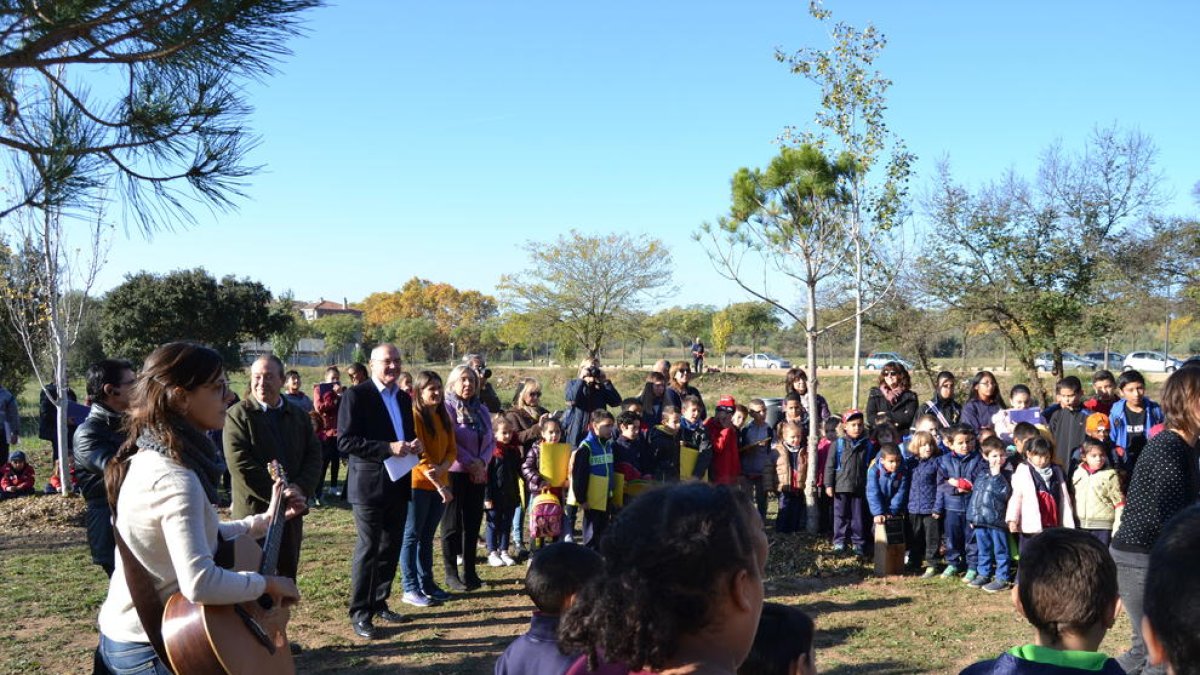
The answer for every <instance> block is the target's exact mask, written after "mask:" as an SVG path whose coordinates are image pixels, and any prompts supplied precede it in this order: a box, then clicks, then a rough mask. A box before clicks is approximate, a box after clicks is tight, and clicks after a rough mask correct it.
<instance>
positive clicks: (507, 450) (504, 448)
mask: <svg viewBox="0 0 1200 675" xmlns="http://www.w3.org/2000/svg"><path fill="white" fill-rule="evenodd" d="M520 451H521V444H520V443H510V444H508V445H505V444H503V443H501V442H500V441H496V447H495V449H493V450H492V457H495V458H496V459H504V455H505V454H513V453H517V452H520Z"/></svg>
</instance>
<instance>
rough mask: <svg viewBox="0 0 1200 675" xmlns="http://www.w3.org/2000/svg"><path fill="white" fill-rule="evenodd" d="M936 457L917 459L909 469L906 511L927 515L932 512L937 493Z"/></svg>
mask: <svg viewBox="0 0 1200 675" xmlns="http://www.w3.org/2000/svg"><path fill="white" fill-rule="evenodd" d="M937 472H938V457H936V456H935V457H930V458H929V459H926V460H923V461H918V462H917V465H916V466H914V467H913V468H912V469H911V470H910V471H909V480H908V512H909V513H920V514H923V515H927V514H930V513H933V511H934V508H933V507H934V503H935V502H936V501H937V493H938V482H937Z"/></svg>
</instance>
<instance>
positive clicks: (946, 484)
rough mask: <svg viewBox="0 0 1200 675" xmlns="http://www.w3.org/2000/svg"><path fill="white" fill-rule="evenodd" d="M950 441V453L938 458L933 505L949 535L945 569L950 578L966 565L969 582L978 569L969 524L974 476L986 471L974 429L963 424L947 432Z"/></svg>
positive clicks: (935, 515)
mask: <svg viewBox="0 0 1200 675" xmlns="http://www.w3.org/2000/svg"><path fill="white" fill-rule="evenodd" d="M946 436H947V438H948V439H949V441H950V452H948V453H946V454H944V455H942V456H940V457H938V465H937V485H938V490H937V497H936V499H935V501H934V504H933V517H934V518H941V519H943V523H944V524H943V526H942V527H943V530H944V532H945V538H946V569H945V570H944V571H943V572H942V576H943V577H944V578H947V579H949V578H950V577H953V576H955V575H957V574H958V573H959V572H960V571H961V570H962V569H963V568H964V567H965V568H966V570H967V573H966V575H965V576H964V577H963V580H964V581H965V582H967V583H970V582H972V581H974V580H975V577H976V576H977V572H976V570H975V565H976V562H977V561H976V552H977V549H976V548H975V539H974V537H971V536H970V533H969V532H968V526H967V504H968V502H969V500H970V499H971V490H972V487H973V486H974V484H975V478H976V477H977V476H978V475H979V474H980V473H981V472H982V471H984V470H985V467H984V464H983V458H982V457H980V456H979V453H978V452H976V451H975V430H974V429H972V428H971V427H969V426H966V425H963V424H960V425H958V426H956V427H952V428H951V430H950V431H949V432H948V433H947V434H946Z"/></svg>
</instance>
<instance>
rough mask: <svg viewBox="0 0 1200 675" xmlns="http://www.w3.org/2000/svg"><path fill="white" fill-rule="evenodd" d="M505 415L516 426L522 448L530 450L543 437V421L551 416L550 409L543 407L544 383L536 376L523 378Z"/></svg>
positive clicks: (526, 450)
mask: <svg viewBox="0 0 1200 675" xmlns="http://www.w3.org/2000/svg"><path fill="white" fill-rule="evenodd" d="M504 416H505V417H507V418H508V421H509V422H512V425H513V427H515V428H516V430H517V441H518V442H519V443H520V444H521V450H522V451H523V452H526V453H527V452H529V449H530V448H532V447H533V444H534V443H536V442H537V441H538V439H539V438H540V437H541V434H542V426H541V424H542V422H544V421H545V420H546V419H548V418H549V417H550V411H549V410H546V409H545V408H543V407H542V383H541V382H538V381H537V379H536V378H532V377H526V378H523V379H522V380H521V384H520V385H519V386H518V387H517V392H516V394H515V395H513V402H512V407H511V408H509V409H508V411H507V412H505V413H504Z"/></svg>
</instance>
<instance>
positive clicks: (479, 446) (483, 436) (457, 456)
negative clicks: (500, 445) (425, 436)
mask: <svg viewBox="0 0 1200 675" xmlns="http://www.w3.org/2000/svg"><path fill="white" fill-rule="evenodd" d="M445 398H446V403H445V406H446V412H447V413H448V414H449V415H450V423H451V424H453V425H454V446H455V452H454V463H453V464H451V465H450V471H451V472H453V473H469V471H468V469H467V467H469V466H471V465H472V464H474V463H475V462H476V461H479V462H482V463H483V464H484V466H486V465H487V464H488V462H490V461H491V459H492V450H493V449H495V447H496V437H495V435H494V434H493V433H492V416H491V415H489V414H488V410H487V406H485V405H483V404H482V403H480V402H479V399H474V400H471V401H463V400H461V399H459V398H458V397H457V396H455V395H454V392H452V391H448V392H446V395H445ZM460 407H461V409H460Z"/></svg>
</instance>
